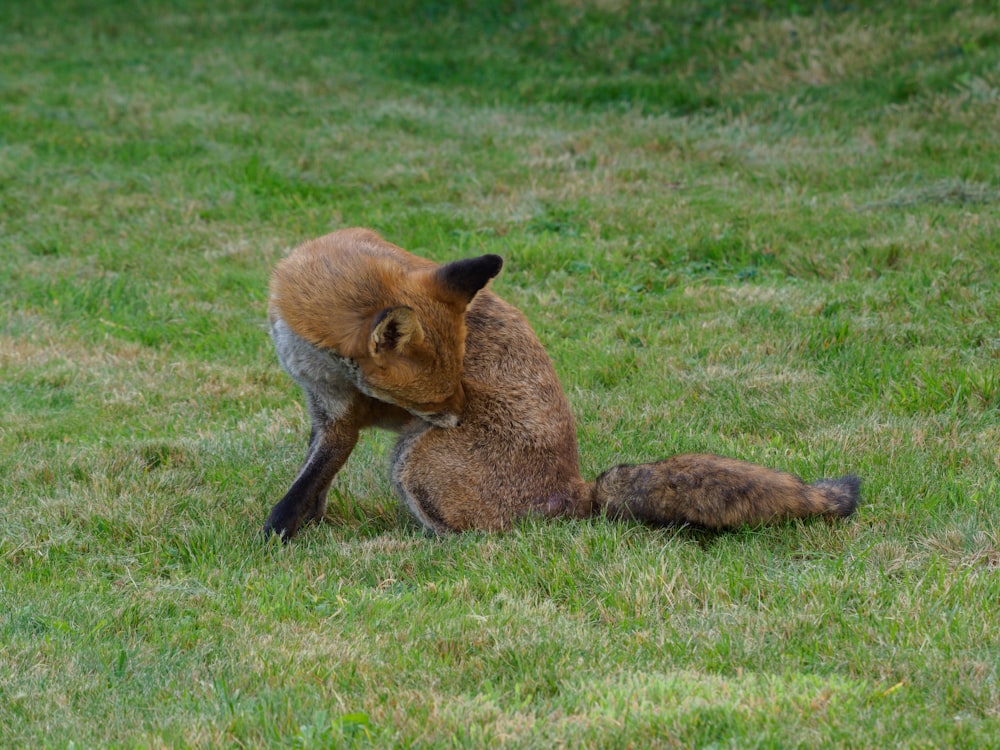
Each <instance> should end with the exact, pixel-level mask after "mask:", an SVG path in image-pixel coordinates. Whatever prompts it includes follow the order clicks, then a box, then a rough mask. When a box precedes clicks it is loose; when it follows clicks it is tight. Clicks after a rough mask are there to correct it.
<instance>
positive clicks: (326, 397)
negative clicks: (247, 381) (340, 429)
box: [271, 318, 361, 419]
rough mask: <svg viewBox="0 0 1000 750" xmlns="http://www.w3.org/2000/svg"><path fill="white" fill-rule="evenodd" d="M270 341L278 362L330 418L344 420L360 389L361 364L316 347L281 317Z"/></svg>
mask: <svg viewBox="0 0 1000 750" xmlns="http://www.w3.org/2000/svg"><path fill="white" fill-rule="evenodd" d="M271 340H272V341H274V349H275V351H276V352H277V354H278V361H279V362H281V366H282V367H283V368H284V369H285V372H287V373H288V374H289V375H290V376H291V377H292V380H294V381H295V382H296V383H298V384H299V386H300V387H301V388H302V390H304V391H305V392H306V393H307V394H309V397H310V398H312V399H314V400H315V401H316V402H317V404H318V405H319V406H321V407H322V408H323V410H324V411H325V412H326V414H327V415H328V416H329V417H330V418H331V419H337V418H338V417H342V416H343V415H344V414H345V413H346V411H347V406H348V404H350V402H351V400H352V399H353V397H354V395H355V394H356V393H357V391H358V390H359V387H358V386H359V383H360V380H361V372H360V368H359V367H358V363H357V362H355V361H354V360H352V359H348V358H347V357H341V356H340V355H339V354H337V353H336V352H334V351H332V350H330V349H321V348H319V347H317V346H313V345H312V344H310V343H309V342H308V341H306V340H305V339H303V338H302V337H301V336H299V335H298V334H296V333H294V332H293V331H292V329H291V328H289V327H288V324H287V323H285V321H283V320H282V319H281V318H277V319H275V321H274V322H273V323H272V324H271Z"/></svg>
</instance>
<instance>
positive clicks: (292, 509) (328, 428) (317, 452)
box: [264, 398, 363, 541]
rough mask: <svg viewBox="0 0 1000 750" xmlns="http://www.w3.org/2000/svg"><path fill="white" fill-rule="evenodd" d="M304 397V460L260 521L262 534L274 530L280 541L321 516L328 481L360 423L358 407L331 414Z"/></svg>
mask: <svg viewBox="0 0 1000 750" xmlns="http://www.w3.org/2000/svg"><path fill="white" fill-rule="evenodd" d="M308 401H309V413H310V416H311V418H312V428H311V430H310V433H309V450H308V452H307V453H306V460H305V462H304V463H303V464H302V468H301V469H299V474H298V476H297V477H296V478H295V481H294V482H292V486H291V487H290V488H289V490H288V492H286V493H285V496H284V497H283V498H281V500H279V501H278V502H277V503H276V504H275V506H274V507H273V508H272V509H271V513H270V515H268V517H267V523H265V524H264V533H265V534H267V535H271V534H277V535H278V536H280V537H281V538H282V540H284V541H288V540H289V539H291V538H292V537H293V536H295V534H296V533H298V530H299V528H300V527H301V526H302V524H303V523H306V522H308V521H316V520H319V519H320V518H322V517H323V513H324V512H325V511H326V495H327V492H328V491H329V489H330V484H331V483H332V482H333V478H334V477H335V476H336V475H337V472H338V471H340V467H342V466H343V465H344V462H345V461H347V458H348V456H350V455H351V451H352V450H354V446H355V445H356V444H357V442H358V433H359V431H360V429H361V427H362V426H363V425H362V422H363V420H362V419H361V415H360V414H358V413H357V412H358V409H351V408H349V409H347V411H346V413H344V414H342V415H340V416H338V417H337V418H332V417H330V415H329V413H328V411H327V410H325V409H323V408H322V407H321V406H320V405H319V404H317V403H316V400H315V399H312V398H310V399H308Z"/></svg>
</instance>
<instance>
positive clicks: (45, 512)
mask: <svg viewBox="0 0 1000 750" xmlns="http://www.w3.org/2000/svg"><path fill="white" fill-rule="evenodd" d="M733 5H734V4H729V3H721V2H716V0H707V1H706V2H695V1H694V0H675V1H674V2H616V1H615V0H550V1H546V2H538V3H522V2H516V1H515V0H507V1H505V2H499V1H494V2H460V3H446V2H420V1H419V0H409V1H407V0H383V2H380V3H378V4H376V3H368V2H361V1H360V0H357V1H355V2H346V1H345V2H339V3H320V2H313V1H312V0H296V1H295V2H292V1H291V0H289V1H288V2H274V3H263V2H253V1H252V0H223V2H209V1H208V0H169V1H168V0H154V1H153V2H147V3H141V4H138V3H130V2H124V1H122V2H119V3H113V2H97V1H96V0H76V1H73V0H32V2H28V1H27V0H8V1H7V2H4V3H2V4H0V511H2V518H0V746H2V747H57V748H66V747H103V746H115V747H131V746H150V747H178V746H181V747H183V746H188V747H230V746H231V747H261V746H269V747H289V748H293V747H294V748H323V747H337V746H341V745H350V744H356V745H365V744H368V743H371V744H373V745H375V746H385V747H389V746H398V747H437V746H458V747H479V746H486V745H490V746H497V745H501V746H511V747H538V748H552V747H606V748H624V747H637V748H638V747H648V746H662V747H705V746H712V747H809V748H815V747H880V748H881V747H892V746H900V747H997V746H1000V520H998V519H1000V244H998V240H997V238H998V236H1000V210H998V209H1000V166H998V165H1000V139H998V137H997V134H998V133H1000V15H998V14H997V13H996V4H995V2H967V1H965V0H952V1H948V2H944V1H942V2H917V1H916V0H908V1H906V2H897V3H865V2H851V3H847V2H838V1H835V2H823V3H818V2H766V1H764V0H761V1H760V2H747V3H740V4H735V5H736V8H735V9H734V8H733V7H732V6H733ZM376 6H377V8H378V10H375V9H374V8H375V7H376ZM869 6H870V7H869ZM350 225H367V226H371V227H374V228H376V229H377V230H379V231H380V232H382V233H383V234H384V235H385V236H386V237H387V238H388V239H390V240H392V241H394V242H396V243H398V244H401V245H403V246H404V247H406V248H408V249H411V250H413V251H415V252H418V253H420V254H423V255H426V256H429V257H432V258H435V259H437V260H450V259H454V258H458V257H462V256H465V255H472V254H480V253H485V252H495V253H499V254H501V255H503V256H504V258H505V259H506V265H505V269H504V272H503V274H502V275H501V277H500V278H499V279H498V280H497V281H496V283H495V285H494V288H495V289H496V290H497V291H498V292H499V293H500V294H501V295H503V296H504V297H506V298H507V299H508V300H510V301H512V302H514V303H515V304H517V305H519V306H520V307H522V309H524V311H525V312H526V313H527V314H528V316H529V318H530V319H531V320H532V321H533V324H534V326H535V328H536V330H537V332H538V334H539V336H540V338H541V339H542V340H543V342H544V343H545V344H546V346H547V347H548V348H549V349H550V351H551V353H552V356H553V359H554V361H555V364H556V368H557V369H558V371H559V373H560V375H561V377H562V378H563V382H564V384H565V387H566V390H567V393H568V395H569V398H570V400H571V402H572V404H573V406H574V409H575V411H576V413H577V417H578V432H579V437H580V444H581V454H582V461H583V468H584V473H585V475H587V476H588V477H592V476H594V475H595V474H597V473H598V472H599V471H601V470H602V469H604V468H606V467H608V466H610V465H612V464H614V463H618V462H623V461H637V460H652V459H655V458H657V457H662V456H665V455H669V454H672V453H676V452H681V451H689V450H698V451H713V452H717V453H722V454H726V455H731V456H734V457H738V458H743V459H747V460H752V461H757V462H760V463H765V464H768V465H771V466H775V467H779V468H783V469H787V470H790V471H793V472H796V473H799V474H801V475H803V476H805V477H807V478H810V479H813V478H818V477H819V476H830V475H839V474H843V473H847V472H857V473H858V474H860V475H861V476H862V477H863V480H864V505H863V507H862V508H861V509H860V512H859V514H858V515H857V516H856V517H855V518H852V519H849V520H847V521H845V522H837V523H827V522H824V521H818V522H812V523H794V524H788V525H783V526H778V527H769V528H762V529H746V530H741V531H738V532H734V533H727V534H722V535H717V536H712V535H707V534H704V533H700V532H697V531H695V530H691V529H685V528H681V529H649V528H645V527H642V526H638V525H628V524H612V523H606V522H602V521H593V522H578V523H569V522H566V523H549V524H546V523H543V522H525V523H524V524H523V525H522V526H521V527H519V528H517V529H515V530H513V531H512V532H510V533H507V534H503V535H495V536H488V535H479V534H467V535H463V536H454V537H448V538H437V539H435V538H428V537H426V536H424V535H422V534H421V533H420V531H419V530H418V529H417V528H415V527H414V525H413V524H412V523H411V522H409V521H408V520H407V519H406V518H405V516H404V515H403V514H402V513H401V512H400V511H399V510H398V509H397V506H396V503H395V500H394V498H393V496H392V492H391V489H390V487H389V484H388V481H387V477H386V462H387V452H388V451H389V450H390V447H391V439H390V437H389V436H386V435H381V434H374V433H373V434H371V435H368V436H367V437H365V438H363V440H362V443H361V444H360V445H359V447H358V449H357V450H356V452H355V454H354V455H353V456H352V458H351V460H350V461H349V462H348V464H347V466H346V468H345V470H344V472H343V473H342V475H341V476H340V477H339V478H338V480H337V481H336V483H335V486H334V490H333V493H332V495H331V502H330V509H329V513H328V522H327V523H324V524H321V525H318V526H313V527H310V528H308V529H306V530H305V531H304V532H303V533H302V534H301V535H300V536H299V537H298V538H297V539H296V540H295V542H294V543H292V544H291V545H288V546H287V547H281V546H280V545H277V544H270V545H268V544H263V543H262V541H261V539H260V538H259V536H258V530H259V529H260V527H261V525H262V524H263V521H264V518H265V516H266V514H267V511H268V510H269V508H270V506H271V504H272V503H273V502H274V501H275V500H277V499H278V498H279V497H280V496H281V495H282V494H283V492H284V491H285V489H287V486H288V484H289V483H290V481H291V479H292V477H293V476H294V474H295V472H296V470H297V467H298V462H299V461H300V459H301V457H302V455H303V452H304V449H305V439H306V434H307V430H308V425H307V421H306V416H305V413H304V409H303V406H302V403H301V397H300V394H299V393H298V392H297V390H296V389H295V387H294V386H293V384H292V383H291V382H290V380H289V379H288V378H287V377H286V376H285V375H284V374H283V373H282V372H281V370H280V368H279V367H278V365H277V362H276V360H275V357H274V355H273V353H272V351H271V347H270V342H269V340H268V338H267V334H266V329H265V325H264V318H265V304H266V302H265V300H266V289H267V278H268V273H269V269H270V267H271V266H272V265H273V264H274V262H275V261H276V260H277V259H278V258H280V257H281V256H282V255H283V253H285V252H286V250H287V249H288V248H289V247H291V246H293V245H295V244H296V243H298V242H300V241H302V240H304V239H307V238H309V237H312V236H316V235H319V234H322V233H325V232H327V231H330V230H332V229H335V228H339V227H343V226H350Z"/></svg>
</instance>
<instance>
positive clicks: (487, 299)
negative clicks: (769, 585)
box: [264, 229, 859, 540]
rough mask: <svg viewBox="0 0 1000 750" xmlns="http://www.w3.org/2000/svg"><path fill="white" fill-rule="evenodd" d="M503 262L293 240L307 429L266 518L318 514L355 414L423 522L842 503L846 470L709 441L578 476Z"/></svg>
mask: <svg viewBox="0 0 1000 750" xmlns="http://www.w3.org/2000/svg"><path fill="white" fill-rule="evenodd" d="M502 265H503V260H502V259H501V258H500V257H499V256H497V255H483V256H480V257H477V258H469V259H466V260H459V261H455V262H452V263H446V264H444V265H438V264H436V263H433V262H431V261H429V260H425V259H423V258H419V257H417V256H415V255H412V254H410V253H408V252H406V251H405V250H403V249H402V248H400V247H397V246H395V245H393V244H390V243H389V242H386V241H385V240H383V239H382V238H381V237H379V236H378V235H377V234H375V233H374V232H372V231H370V230H366V229H345V230H342V231H338V232H334V233H333V234H328V235H326V236H324V237H320V238H319V239H315V240H312V241H309V242H306V243H305V244H303V245H301V246H299V247H298V248H296V249H295V250H294V251H292V253H291V254H290V255H289V256H288V257H287V258H285V259H283V260H282V261H280V262H279V263H278V265H277V267H276V268H275V270H274V274H273V277H272V280H271V290H270V291H271V294H270V303H269V310H268V318H269V320H270V326H271V337H272V339H273V341H274V345H275V348H276V350H277V354H278V359H279V360H280V362H281V364H282V366H283V367H284V369H285V370H286V371H287V372H288V373H289V375H291V377H292V378H293V379H294V380H295V381H296V382H297V383H298V384H299V385H300V386H301V387H302V389H303V391H304V392H305V399H306V404H307V407H308V411H309V415H310V418H311V421H312V429H311V432H310V436H309V449H308V453H307V455H306V459H305V463H304V464H303V466H302V468H301V470H300V471H299V474H298V476H297V477H296V478H295V480H294V482H293V483H292V486H291V488H290V489H289V490H288V492H287V493H286V494H285V496H284V497H283V498H282V499H281V500H280V501H279V502H278V503H277V504H276V505H275V506H274V508H273V509H272V510H271V513H270V515H269V516H268V519H267V523H266V525H265V527H264V529H265V532H267V533H269V534H277V535H279V536H280V537H282V538H283V539H285V540H287V539H290V538H291V537H293V536H294V535H295V534H296V533H297V532H298V531H299V528H300V527H301V526H302V524H303V523H305V522H308V521H315V520H318V519H320V518H322V516H323V514H324V512H325V508H326V496H327V492H328V490H329V488H330V484H331V482H332V481H333V478H334V476H335V475H336V474H337V472H338V471H340V468H341V467H342V466H343V464H344V462H345V461H346V460H347V458H348V456H350V454H351V451H352V450H353V449H354V446H355V444H356V443H357V440H358V433H359V432H360V430H362V429H364V428H366V427H382V428H386V429H390V430H394V431H396V432H398V433H399V435H400V437H399V440H398V442H397V443H396V447H395V450H394V451H393V455H392V462H391V480H392V485H393V487H394V488H395V490H396V492H397V493H398V495H399V497H400V498H401V500H402V502H403V503H405V505H406V506H407V507H408V508H409V509H410V511H411V512H412V513H413V515H414V516H415V517H416V518H417V519H418V520H419V522H420V523H421V524H422V525H423V526H424V527H425V528H426V529H428V530H429V531H431V532H435V533H444V532H451V531H456V532H457V531H464V530H467V529H481V530H487V531H494V530H502V529H505V528H508V527H510V526H511V524H512V523H514V522H516V521H517V519H519V518H521V517H522V516H525V515H528V514H540V515H542V516H546V517H560V516H566V517H572V518H585V517H589V516H593V515H596V514H604V515H607V516H609V517H615V518H635V519H639V520H641V521H644V522H647V523H650V524H692V525H696V526H701V527H706V528H708V529H723V528H730V527H734V526H739V525H743V524H760V523H765V522H768V521H775V520H781V519H788V518H801V517H805V516H813V515H829V516H848V515H850V514H851V513H853V512H854V510H855V508H856V506H857V503H858V495H859V480H858V479H857V478H856V477H853V476H848V477H843V478H841V479H824V480H821V481H818V482H815V483H813V484H806V483H804V482H803V481H802V480H801V479H799V478H797V477H795V476H792V475H791V474H786V473H783V472H778V471H773V470H771V469H766V468H764V467H762V466H756V465H754V464H750V463H745V462H743V461H737V460H734V459H730V458H722V457H720V456H714V455H708V454H692V455H679V456H674V457H672V458H668V459H666V460H664V461H659V462H656V463H648V464H639V465H635V466H617V467H615V468H613V469H610V470H608V471H606V472H604V473H603V474H601V475H600V476H599V477H598V478H597V479H596V480H595V481H593V482H587V481H584V479H583V478H582V477H581V475H580V469H579V461H578V457H577V443H576V428H575V425H574V421H573V415H572V413H571V412H570V407H569V403H568V402H567V400H566V397H565V395H564V393H563V390H562V386H561V385H560V383H559V378H558V377H557V375H556V372H555V369H554V368H553V366H552V363H551V361H550V360H549V357H548V355H547V354H546V353H545V350H544V349H543V348H542V345H541V343H540V342H539V341H538V339H537V337H536V336H535V334H534V332H533V331H532V330H531V327H530V326H529V324H528V321H527V320H526V319H525V317H524V315H522V314H521V312H520V311H519V310H517V309H516V308H515V307H513V306H511V305H509V304H507V303H506V302H504V301H503V300H502V299H500V298H499V297H498V296H497V295H495V294H494V293H493V292H492V291H490V290H489V289H486V288H485V287H486V285H487V284H488V283H489V281H490V280H491V279H492V278H493V277H495V276H496V275H497V274H498V273H499V272H500V268H501V266H502Z"/></svg>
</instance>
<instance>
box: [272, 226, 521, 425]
mask: <svg viewBox="0 0 1000 750" xmlns="http://www.w3.org/2000/svg"><path fill="white" fill-rule="evenodd" d="M502 265H503V259H502V258H500V256H498V255H482V256H480V257H477V258H468V259H465V260H459V261H455V262H453V263H446V264H444V265H437V264H435V263H432V262H431V261H429V260H425V259H423V258H418V257H417V256H415V255H411V254H410V253H408V252H406V251H405V250H403V249H402V248H400V247H397V246H396V245H393V244H391V243H389V242H386V241H385V240H383V239H382V238H381V237H379V236H378V235H377V234H375V233H374V232H372V231H370V230H367V229H344V230H340V231H338V232H333V233H332V234H328V235H326V236H324V237H320V238H318V239H316V240H312V241H310V242H306V243H305V244H303V245H300V246H299V247H297V248H296V249H295V250H294V251H293V252H292V253H291V254H290V255H289V256H288V257H287V258H284V259H283V260H282V261H280V262H279V263H278V265H277V266H276V267H275V269H274V274H273V275H272V277H271V300H270V317H271V319H272V322H273V321H274V320H275V319H277V318H280V319H282V320H283V321H284V323H285V324H286V325H287V326H288V327H289V328H290V329H291V330H292V331H293V332H294V333H295V334H296V335H298V336H299V337H300V338H302V339H304V340H305V341H306V342H308V343H309V344H311V345H313V346H316V347H318V348H320V349H326V350H330V351H332V352H334V353H336V354H337V355H339V356H341V357H345V358H347V359H349V360H351V361H352V362H353V363H354V364H355V368H354V373H355V378H356V385H357V387H358V389H359V390H360V391H362V392H363V393H366V394H367V395H369V396H371V397H373V398H376V399H378V400H380V401H385V402H388V403H391V404H396V405H397V406H400V407H402V408H404V409H406V410H407V411H409V412H410V413H411V414H414V415H416V416H419V417H421V418H423V419H426V420H427V421H428V422H431V423H432V424H434V425H438V426H440V427H454V426H456V425H457V424H459V423H460V422H461V419H462V411H463V408H464V406H465V393H464V391H463V389H462V372H463V371H462V361H463V359H464V357H465V335H466V328H465V311H466V309H467V308H468V307H469V305H470V303H471V302H472V300H473V298H474V297H475V296H476V295H477V294H478V293H479V292H480V290H482V288H483V287H484V286H486V284H487V283H488V282H489V280H490V279H492V278H493V277H494V276H496V275H497V274H498V273H499V272H500V268H501V266H502Z"/></svg>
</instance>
